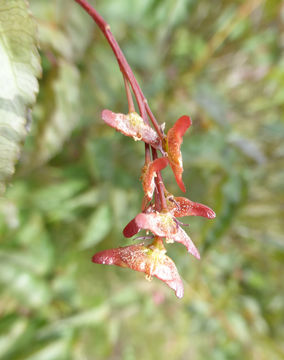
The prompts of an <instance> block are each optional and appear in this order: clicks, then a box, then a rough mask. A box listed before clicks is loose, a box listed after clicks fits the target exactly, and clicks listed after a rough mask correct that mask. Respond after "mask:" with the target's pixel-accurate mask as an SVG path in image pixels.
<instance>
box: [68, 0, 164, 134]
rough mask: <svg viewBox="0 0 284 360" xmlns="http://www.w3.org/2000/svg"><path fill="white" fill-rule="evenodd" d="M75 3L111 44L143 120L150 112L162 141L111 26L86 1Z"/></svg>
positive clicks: (159, 132)
mask: <svg viewBox="0 0 284 360" xmlns="http://www.w3.org/2000/svg"><path fill="white" fill-rule="evenodd" d="M75 1H76V2H77V3H78V4H79V5H80V6H81V7H82V8H83V9H85V10H86V11H87V13H88V14H89V15H90V16H91V17H92V18H93V20H94V21H95V22H96V24H97V25H98V26H99V28H100V29H101V31H102V33H103V34H104V36H105V38H106V39H107V41H108V43H109V44H110V46H111V48H112V50H113V52H114V55H115V57H116V59H117V61H118V64H119V67H120V70H121V71H122V73H123V74H124V75H125V76H126V77H127V79H128V80H129V83H130V85H131V87H132V89H133V92H134V95H135V98H136V100H137V103H138V107H139V110H140V113H141V116H142V118H143V120H144V121H145V122H146V123H148V118H147V112H148V114H149V116H150V119H151V121H152V124H153V126H154V128H155V130H156V131H157V133H158V135H159V137H160V138H161V139H163V133H162V131H161V129H160V126H159V124H158V122H157V120H156V119H155V117H154V116H153V114H152V112H151V110H150V108H149V105H148V104H147V100H146V98H145V96H144V94H143V92H142V90H141V88H140V86H139V84H138V82H137V80H136V78H135V76H134V74H133V72H132V70H131V68H130V66H129V64H128V62H127V60H126V58H125V56H124V55H123V53H122V51H121V49H120V47H119V45H118V43H117V41H116V40H115V38H114V36H113V34H112V32H111V31H110V26H109V25H108V24H107V23H106V21H105V20H104V19H103V18H102V17H101V15H100V14H99V13H98V12H97V11H96V10H95V9H94V8H93V7H92V6H91V5H90V4H89V3H88V2H87V1H86V0H75ZM146 109H147V112H146Z"/></svg>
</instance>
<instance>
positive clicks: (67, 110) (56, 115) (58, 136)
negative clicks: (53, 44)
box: [33, 60, 80, 164]
mask: <svg viewBox="0 0 284 360" xmlns="http://www.w3.org/2000/svg"><path fill="white" fill-rule="evenodd" d="M79 79H80V77H79V72H78V70H77V68H76V67H75V66H74V65H72V64H70V63H68V62H66V61H63V60H61V61H60V62H59V68H58V76H57V78H56V80H55V81H54V82H53V84H52V90H53V97H54V100H53V101H54V104H52V106H54V111H52V112H51V114H47V116H46V119H45V122H44V124H43V127H42V129H41V130H40V133H39V134H38V143H37V147H36V150H35V153H34V154H33V156H34V157H35V158H36V160H35V162H36V163H38V164H41V163H44V162H46V161H48V160H49V159H50V158H51V157H53V156H54V155H56V154H57V153H58V152H59V151H60V150H61V149H62V147H63V144H64V142H65V141H66V140H67V139H68V137H69V136H70V134H71V132H72V130H73V129H74V128H75V126H76V125H77V123H78V121H79V119H80V116H79V114H78V109H79Z"/></svg>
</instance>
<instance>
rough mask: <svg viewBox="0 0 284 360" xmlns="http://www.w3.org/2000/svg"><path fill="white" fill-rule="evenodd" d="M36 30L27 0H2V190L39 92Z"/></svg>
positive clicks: (0, 94) (0, 32)
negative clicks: (31, 107) (30, 110)
mask: <svg viewBox="0 0 284 360" xmlns="http://www.w3.org/2000/svg"><path fill="white" fill-rule="evenodd" d="M35 30H36V28H35V22H34V20H33V19H32V17H31V16H30V14H29V12H28V6H27V2H25V1H22V0H2V1H1V2H0V34H1V35H0V64H1V67H0V83H1V87H0V193H1V192H3V191H4V189H5V184H4V182H5V181H6V180H7V178H8V177H10V176H11V175H12V174H13V173H14V171H15V168H14V166H15V163H16V161H17V160H18V158H19V156H20V145H21V142H22V141H23V140H24V139H25V137H26V135H27V132H28V121H29V117H30V113H29V108H30V106H32V105H33V103H34V102H35V97H36V93H37V92H38V82H37V79H36V77H38V76H39V75H40V73H41V67H40V60H39V56H38V52H37V48H36V38H35V33H36V31H35Z"/></svg>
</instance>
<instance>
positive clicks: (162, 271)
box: [92, 239, 184, 298]
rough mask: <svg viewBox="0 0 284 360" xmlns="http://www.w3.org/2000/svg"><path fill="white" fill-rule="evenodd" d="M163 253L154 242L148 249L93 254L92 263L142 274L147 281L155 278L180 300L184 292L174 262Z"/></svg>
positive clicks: (118, 249)
mask: <svg viewBox="0 0 284 360" xmlns="http://www.w3.org/2000/svg"><path fill="white" fill-rule="evenodd" d="M156 243H157V239H156ZM165 253H166V250H165V248H164V247H163V245H162V241H160V242H159V243H158V245H157V244H155V242H154V243H153V244H152V245H150V246H148V247H146V246H144V245H141V244H140V245H130V246H125V247H119V248H117V249H108V250H103V251H101V252H99V253H97V254H95V255H94V256H93V258H92V261H93V262H94V263H97V264H105V265H117V266H121V267H128V268H130V269H132V270H135V271H140V272H144V273H145V274H146V276H147V278H148V279H149V278H151V277H152V276H155V277H156V278H158V279H160V280H162V281H163V282H164V283H166V284H167V285H168V286H169V287H170V288H171V289H173V290H174V291H175V293H176V296H177V297H178V298H182V297H183V292H184V290H183V284H182V281H181V278H180V276H179V274H178V271H177V268H176V266H175V264H174V262H173V261H172V259H170V258H169V257H168V256H166V255H165Z"/></svg>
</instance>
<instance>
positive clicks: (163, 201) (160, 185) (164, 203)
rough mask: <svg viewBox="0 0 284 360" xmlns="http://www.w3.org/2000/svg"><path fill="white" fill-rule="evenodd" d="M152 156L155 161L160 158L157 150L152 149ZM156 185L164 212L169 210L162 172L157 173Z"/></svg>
mask: <svg viewBox="0 0 284 360" xmlns="http://www.w3.org/2000/svg"><path fill="white" fill-rule="evenodd" d="M152 154H153V160H156V159H157V158H158V154H157V150H156V149H154V148H152ZM155 184H156V189H157V192H158V194H159V197H160V201H161V206H162V210H167V208H168V206H167V201H166V198H165V193H164V186H163V184H164V182H163V178H162V175H161V173H160V171H157V177H156V178H155Z"/></svg>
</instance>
